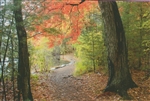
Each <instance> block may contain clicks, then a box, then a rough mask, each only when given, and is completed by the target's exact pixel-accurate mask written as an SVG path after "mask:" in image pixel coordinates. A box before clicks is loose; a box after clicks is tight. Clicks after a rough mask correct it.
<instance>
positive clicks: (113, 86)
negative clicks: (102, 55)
mask: <svg viewBox="0 0 150 101" xmlns="http://www.w3.org/2000/svg"><path fill="white" fill-rule="evenodd" d="M99 6H100V8H101V12H102V17H103V21H104V28H105V38H106V39H105V44H106V48H107V52H108V69H109V80H108V83H107V86H106V88H105V91H111V92H116V93H118V94H119V95H121V96H122V97H124V98H128V94H127V90H128V89H129V88H133V87H136V86H137V85H136V84H135V83H134V81H133V80H132V78H131V74H130V71H129V67H128V53H127V47H126V39H125V32H124V29H123V24H122V21H121V17H120V14H119V11H118V6H117V3H116V2H115V1H112V2H101V1H100V0H99Z"/></svg>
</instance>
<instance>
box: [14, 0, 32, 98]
mask: <svg viewBox="0 0 150 101" xmlns="http://www.w3.org/2000/svg"><path fill="white" fill-rule="evenodd" d="M21 1H22V0H14V5H15V7H16V8H15V10H14V14H15V21H16V29H17V35H18V44H19V63H18V73H19V74H18V80H17V81H18V90H19V94H18V95H19V96H18V97H19V100H20V95H22V96H23V100H24V101H33V98H32V93H31V89H30V67H29V54H28V47H27V33H26V30H25V28H24V24H23V18H22V10H21V9H22V8H21Z"/></svg>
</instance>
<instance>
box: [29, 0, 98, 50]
mask: <svg viewBox="0 0 150 101" xmlns="http://www.w3.org/2000/svg"><path fill="white" fill-rule="evenodd" d="M80 2H81V0H75V1H73V0H45V1H44V2H41V3H40V6H38V7H39V9H40V12H37V11H36V10H35V13H37V16H38V17H39V18H40V19H35V21H36V20H37V21H38V20H41V21H40V24H39V23H38V24H35V31H36V32H30V34H32V35H33V34H34V33H40V36H46V37H49V46H50V47H52V46H53V45H54V43H57V44H60V43H61V41H62V40H63V38H67V37H71V38H72V40H71V41H76V40H77V38H78V36H79V35H80V33H81V29H82V27H83V26H84V23H83V19H84V16H85V12H87V11H89V10H91V8H93V7H94V6H93V5H96V4H97V2H94V1H93V2H90V1H88V2H87V1H85V2H84V3H81V4H80V5H78V6H72V5H69V4H79V3H80ZM95 7H96V6H95ZM38 11H39V10H38ZM33 22H34V21H33ZM51 29H53V30H51ZM53 31H54V32H53ZM54 33H57V34H54Z"/></svg>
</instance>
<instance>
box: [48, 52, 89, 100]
mask: <svg viewBox="0 0 150 101" xmlns="http://www.w3.org/2000/svg"><path fill="white" fill-rule="evenodd" d="M64 58H65V59H66V60H68V61H70V63H69V64H68V65H66V66H65V67H63V68H59V69H55V70H53V71H52V73H51V74H50V84H51V87H52V89H53V90H52V91H53V95H52V96H51V98H52V100H53V101H92V99H91V98H90V97H89V96H88V95H86V93H83V91H82V83H81V82H82V79H80V78H79V77H78V78H75V77H73V76H72V75H73V71H74V69H75V58H74V57H73V54H68V55H66V56H65V57H64Z"/></svg>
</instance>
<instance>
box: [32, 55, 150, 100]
mask: <svg viewBox="0 0 150 101" xmlns="http://www.w3.org/2000/svg"><path fill="white" fill-rule="evenodd" d="M65 59H66V60H68V61H70V64H68V65H66V66H64V67H62V68H58V69H55V70H53V71H51V72H50V73H49V72H46V73H38V74H37V75H38V77H37V78H36V76H35V77H34V78H31V86H32V87H31V88H32V93H33V97H34V101H120V100H122V99H121V97H120V96H119V95H117V94H115V93H111V92H107V93H103V89H104V88H105V87H106V84H107V80H108V76H107V75H106V74H100V73H88V74H84V75H82V76H78V77H74V76H73V71H74V69H75V58H74V57H73V55H72V54H69V55H66V56H65ZM132 78H133V80H134V81H135V82H136V84H137V85H138V87H137V88H134V89H129V91H128V94H129V95H130V96H131V98H132V99H133V101H150V77H149V78H147V79H145V72H144V71H137V70H132Z"/></svg>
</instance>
